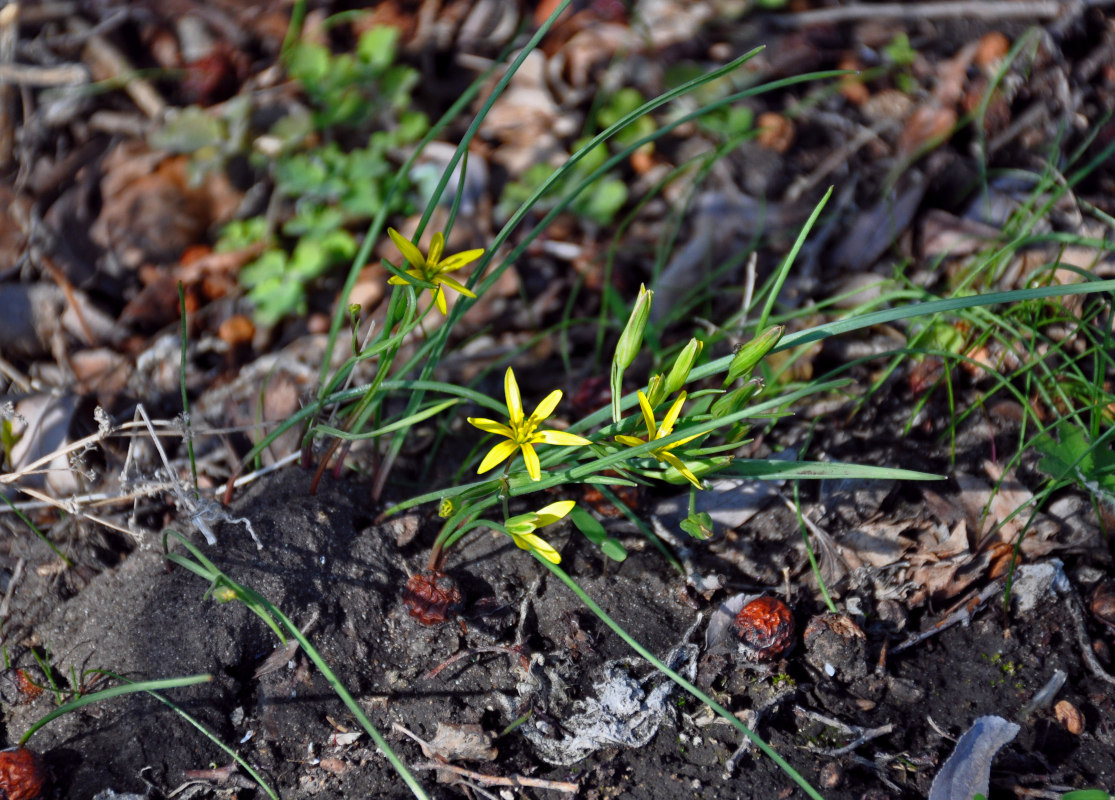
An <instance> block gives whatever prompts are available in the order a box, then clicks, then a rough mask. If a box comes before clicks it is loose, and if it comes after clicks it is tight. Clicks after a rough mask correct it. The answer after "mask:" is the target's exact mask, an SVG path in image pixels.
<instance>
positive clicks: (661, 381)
mask: <svg viewBox="0 0 1115 800" xmlns="http://www.w3.org/2000/svg"><path fill="white" fill-rule="evenodd" d="M645 394H646V396H647V402H648V403H650V407H651V408H656V407H657V406H658V405H659V404H660V403H661V402H662V401H663V400H665V399H666V377H665V376H664V375H655V376H654V377H652V378H651V379H650V382H649V383H647V390H646V392H645Z"/></svg>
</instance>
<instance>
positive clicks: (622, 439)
mask: <svg viewBox="0 0 1115 800" xmlns="http://www.w3.org/2000/svg"><path fill="white" fill-rule="evenodd" d="M469 422H472V420H469ZM616 441H617V442H619V443H620V444H625V445H627V446H628V447H638V446H639V445H641V444H646V442H644V441H643V440H642V439H640V438H639V437H638V436H623V435H622V434H621V435H619V436H617V437H616Z"/></svg>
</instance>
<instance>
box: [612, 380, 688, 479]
mask: <svg viewBox="0 0 1115 800" xmlns="http://www.w3.org/2000/svg"><path fill="white" fill-rule="evenodd" d="M684 403H685V392H682V393H681V394H679V395H678V397H677V400H675V401H674V404H673V405H672V406H670V410H669V411H667V412H666V418H665V419H664V420H662V425H661V426H660V427H659V428H658V429H657V430H656V429H655V424H654V409H653V408H651V407H650V401H649V400H647V396H646V395H645V394H643V393H642V391H640V392H639V408H641V409H642V410H643V422H644V424H645V425H646V426H647V438H646V439H640V438H639V437H638V436H616V441H617V442H619V443H620V444H625V445H627V446H628V447H635V446H637V445H640V444H646V443H647V442H653V441H656V440H658V439H663V438H665V437H667V436H669V435H670V434H671V433H673V430H674V423H675V422H677V421H678V415H680V414H681V407H682V405H683V404H684ZM700 435H701V434H699V433H698V434H697V435H696V436H689V437H687V438H685V439H681V440H679V441H676V442H674V443H673V444H668V445H665V446H663V447H656V448H654V449H653V450H651V451H650V455H652V456H653V457H654V458H655V459H657V460H658V461H662V462H664V463H666V464H669V465H670V466H671V467H673V468H674V469H676V470H677V471H678V472H680V473H681V474H682V475H684V476H685V477H686V479H687V480H688V481H689V482H690V483H692V484H693V485H694V486H696V487H697V488H698V489H703V488H704V487H703V486H701V482H700V481H699V480H698V479H697V476H696V475H694V474H693V472H692V470H690V469H689V467H687V466H685V463H684V462H683V461H682V460H681V459H680V458H678V457H677V456H676V455H674V454H673V453H671V452H670V451H671V450H673V449H674V448H675V447H680V446H681V445H683V444H685V443H686V442H691V441H693V440H694V439H696V438H697V437H698V436H700Z"/></svg>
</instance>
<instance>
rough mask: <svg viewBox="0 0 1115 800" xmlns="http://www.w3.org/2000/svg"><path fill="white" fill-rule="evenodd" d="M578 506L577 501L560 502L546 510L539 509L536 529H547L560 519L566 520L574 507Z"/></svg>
mask: <svg viewBox="0 0 1115 800" xmlns="http://www.w3.org/2000/svg"><path fill="white" fill-rule="evenodd" d="M575 505H577V501H576V500H559V501H558V502H556V503H550V504H549V505H548V506H546V507H545V508H540V509H538V512H537V515H536V516H537V517H538V521H537V522H536V523H535V527H536V528H545V527H546V526H547V525H553V524H554V523H555V522H557V521H558V520H559V519H564V518H565V517H566V516H567V515H568V514H569V512H570V511H572V510H573V506H575Z"/></svg>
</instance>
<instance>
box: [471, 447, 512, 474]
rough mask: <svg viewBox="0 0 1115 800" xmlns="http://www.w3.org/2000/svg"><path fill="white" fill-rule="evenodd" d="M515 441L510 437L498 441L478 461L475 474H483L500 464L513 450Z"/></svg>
mask: <svg viewBox="0 0 1115 800" xmlns="http://www.w3.org/2000/svg"><path fill="white" fill-rule="evenodd" d="M515 447H516V445H515V443H514V442H513V441H511V440H510V439H507V440H505V441H502V442H500V443H499V444H497V445H496V446H495V447H493V448H492V449H491V450H489V451H488V455H486V456H484V460H483V461H481V462H480V466H479V467H478V468H477V470H476V474H477V475H483V474H484V473H485V472H487V471H488V470H490V469H492V468H493V467H496V466H498V465H500V464H502V463H503V462H504V461H506V460H507V459H508V458H509V457H510V456H511V455H512V454H514V452H515Z"/></svg>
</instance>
